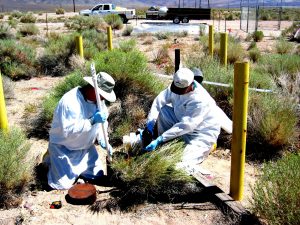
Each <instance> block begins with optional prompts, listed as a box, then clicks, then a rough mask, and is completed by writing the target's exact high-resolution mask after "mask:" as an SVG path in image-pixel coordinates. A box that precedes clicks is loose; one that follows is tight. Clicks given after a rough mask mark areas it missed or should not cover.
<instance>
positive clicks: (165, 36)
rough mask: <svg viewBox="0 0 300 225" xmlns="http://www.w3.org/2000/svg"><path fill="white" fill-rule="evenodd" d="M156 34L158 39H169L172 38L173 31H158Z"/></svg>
mask: <svg viewBox="0 0 300 225" xmlns="http://www.w3.org/2000/svg"><path fill="white" fill-rule="evenodd" d="M154 36H155V37H156V38H157V39H158V40H168V39H170V36H171V33H170V32H157V33H155V34H154Z"/></svg>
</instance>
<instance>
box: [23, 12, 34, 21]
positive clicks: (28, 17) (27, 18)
mask: <svg viewBox="0 0 300 225" xmlns="http://www.w3.org/2000/svg"><path fill="white" fill-rule="evenodd" d="M35 21H36V17H35V16H34V15H33V13H32V12H28V13H26V14H25V15H23V16H22V17H21V18H20V22H21V23H35Z"/></svg>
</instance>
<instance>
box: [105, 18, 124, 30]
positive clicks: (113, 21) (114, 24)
mask: <svg viewBox="0 0 300 225" xmlns="http://www.w3.org/2000/svg"><path fill="white" fill-rule="evenodd" d="M103 19H104V21H105V22H106V23H107V24H108V25H110V26H111V29H113V30H121V29H122V28H123V22H122V19H121V17H120V16H119V15H116V14H108V15H106V16H104V17H103Z"/></svg>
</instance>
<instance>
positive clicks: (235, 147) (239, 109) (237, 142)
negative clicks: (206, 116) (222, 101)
mask: <svg viewBox="0 0 300 225" xmlns="http://www.w3.org/2000/svg"><path fill="white" fill-rule="evenodd" d="M248 86H249V62H236V63H235V64H234V86H233V88H234V105H233V133H232V144H231V146H232V149H231V171H230V195H231V196H232V198H233V199H234V200H238V201H239V200H242V198H243V192H244V168H245V153H246V134H247V110H248Z"/></svg>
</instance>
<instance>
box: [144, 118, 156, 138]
mask: <svg viewBox="0 0 300 225" xmlns="http://www.w3.org/2000/svg"><path fill="white" fill-rule="evenodd" d="M154 125H155V121H154V120H152V121H149V122H148V123H147V124H146V127H147V130H148V131H149V132H150V133H151V134H152V135H153V128H154Z"/></svg>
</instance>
